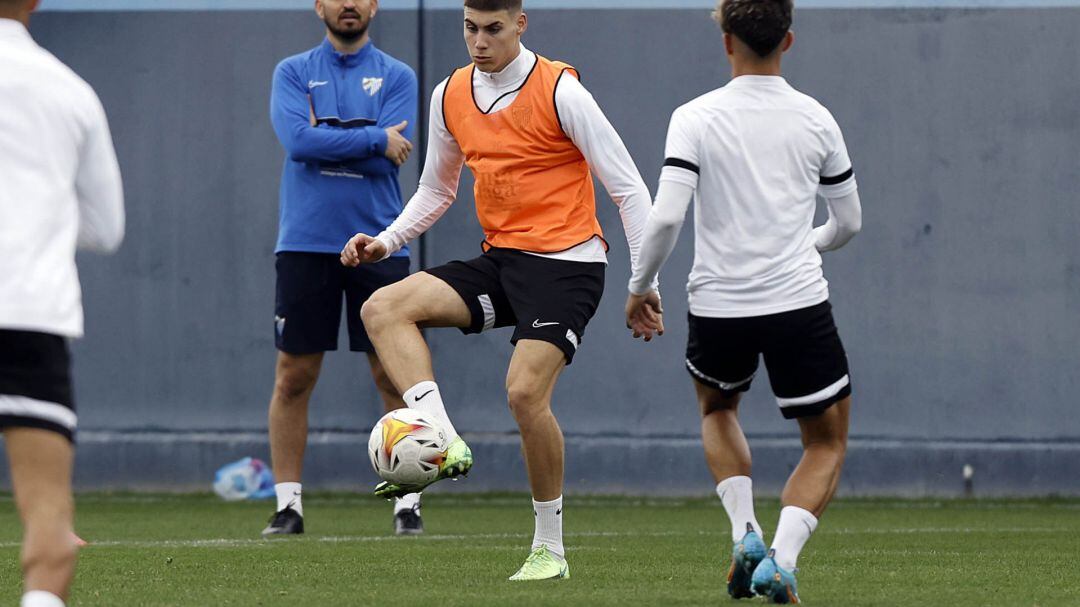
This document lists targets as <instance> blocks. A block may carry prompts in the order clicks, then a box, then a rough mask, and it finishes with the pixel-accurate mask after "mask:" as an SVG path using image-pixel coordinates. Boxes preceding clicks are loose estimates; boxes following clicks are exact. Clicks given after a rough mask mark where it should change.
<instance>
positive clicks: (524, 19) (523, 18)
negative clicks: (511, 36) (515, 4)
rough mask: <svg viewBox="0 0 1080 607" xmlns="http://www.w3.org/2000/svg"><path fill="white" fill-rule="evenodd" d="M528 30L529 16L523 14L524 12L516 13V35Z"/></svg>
mask: <svg viewBox="0 0 1080 607" xmlns="http://www.w3.org/2000/svg"><path fill="white" fill-rule="evenodd" d="M527 29H529V16H528V15H526V14H525V11H521V12H520V13H518V18H517V34H518V36H520V35H522V34H524V33H525V30H527Z"/></svg>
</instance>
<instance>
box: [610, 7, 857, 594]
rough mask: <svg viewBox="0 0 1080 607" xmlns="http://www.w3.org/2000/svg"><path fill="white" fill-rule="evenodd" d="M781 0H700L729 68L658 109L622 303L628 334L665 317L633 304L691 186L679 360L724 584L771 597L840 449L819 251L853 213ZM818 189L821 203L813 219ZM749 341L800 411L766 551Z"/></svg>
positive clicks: (792, 414) (832, 475)
mask: <svg viewBox="0 0 1080 607" xmlns="http://www.w3.org/2000/svg"><path fill="white" fill-rule="evenodd" d="M792 9H793V7H792V2H791V0H723V1H722V2H720V3H719V7H718V9H717V11H716V13H715V15H714V16H715V17H716V19H717V20H718V21H719V22H720V25H721V27H722V28H723V31H724V43H725V46H726V49H727V54H728V58H729V60H730V61H731V65H732V80H731V81H730V82H729V83H728V84H727V85H726V86H724V87H722V88H719V89H717V90H715V91H712V92H710V93H707V94H705V95H703V96H701V97H699V98H697V99H695V100H693V101H691V102H689V103H687V104H686V105H684V106H682V107H680V108H678V109H677V110H676V111H675V112H674V114H673V115H672V118H671V125H670V128H669V130H668V138H667V149H666V152H665V157H666V160H665V162H664V165H665V166H664V169H663V172H662V173H661V177H660V187H659V190H658V192H657V198H656V203H655V205H654V206H653V209H652V211H651V213H650V215H649V222H648V225H647V227H646V231H645V242H644V244H643V246H642V252H641V262H640V264H639V266H638V267H637V269H636V270H635V272H634V275H633V278H632V279H631V281H630V285H629V288H630V297H629V300H628V301H627V306H626V312H627V323H628V325H629V326H630V327H631V328H632V330H633V331H634V336H635V337H639V336H644V337H645V339H650V338H651V337H652V336H653V334H654V333H659V332H661V331H662V330H663V322H662V319H661V320H660V322H656V321H655V320H654V319H652V318H651V317H652V316H653V314H652V313H647V311H648V310H649V307H650V306H649V304H648V303H647V301H646V297H647V296H649V294H650V293H651V290H652V284H653V281H654V279H655V277H656V274H657V272H658V271H659V269H660V267H661V265H663V263H664V261H665V260H666V259H667V257H668V256H669V255H670V254H671V250H672V248H673V247H674V245H675V241H676V239H677V238H678V233H679V229H680V228H681V226H682V223H683V220H684V217H685V215H686V211H687V208H688V207H689V205H690V202H691V200H693V201H694V204H695V227H694V236H695V255H694V265H693V270H692V271H691V273H690V281H689V284H688V287H687V290H688V291H689V297H690V319H689V322H690V336H689V344H688V346H687V355H686V366H687V369H688V371H689V372H690V374H691V376H692V377H693V378H694V380H695V381H694V385H695V387H696V389H697V394H698V401H699V404H700V406H701V412H702V416H703V420H702V439H703V442H704V445H705V455H706V460H707V462H708V464H709V467H710V469H711V471H712V473H713V476H714V477H715V479H716V481H717V487H716V491H717V494H718V495H719V497H720V499H721V501H722V502H723V504H724V508H725V509H726V511H727V513H728V515H729V517H730V519H731V524H732V540H733V541H734V543H735V545H734V549H733V559H732V565H731V569H730V571H729V573H728V592H729V593H730V594H731V595H732V596H733V597H735V598H743V597H750V596H753V595H754V594H755V593H756V594H762V595H765V596H767V597H768V598H769V599H770V600H771V601H774V602H777V603H788V602H792V603H796V602H798V594H797V588H796V582H795V575H794V572H795V563H796V559H797V557H798V554H799V552H800V551H801V549H802V547H803V545H804V544H805V543H806V541H807V540H808V539H809V537H810V534H811V533H812V532H813V530H814V529H815V528H816V526H817V521H818V517H820V516H821V514H822V512H823V511H824V510H825V507H826V505H827V504H828V503H829V501H830V499H831V498H832V496H833V493H834V492H835V491H836V485H837V482H838V480H839V478H840V469H841V466H842V465H843V461H844V454H845V450H846V444H847V430H848V411H849V409H850V407H851V396H850V395H851V383H850V379H849V376H848V365H847V357H846V355H845V353H844V348H843V345H842V344H841V342H840V337H839V335H838V334H837V331H836V326H835V324H834V323H833V318H832V313H831V308H830V305H829V301H828V298H829V291H828V282H826V280H825V278H824V276H823V274H822V271H821V255H820V252H822V251H830V250H833V249H836V248H839V247H840V246H842V245H843V244H844V243H846V242H847V241H848V240H849V239H850V238H851V237H852V236H853V235H854V234H855V233H856V232H858V231H859V228H860V225H861V221H862V219H861V208H860V203H859V197H858V193H857V192H856V184H855V178H854V174H853V172H852V167H851V161H850V159H849V158H848V154H847V149H846V147H845V144H844V139H843V136H842V135H841V133H840V128H839V127H838V126H837V124H836V121H835V120H834V119H833V117H832V115H831V114H830V113H829V111H828V110H826V109H825V108H824V107H823V106H822V105H821V104H819V103H818V102H817V101H815V100H814V99H812V98H811V97H808V96H807V95H804V94H802V93H800V92H798V91H797V90H795V89H794V88H792V87H791V85H789V84H788V83H787V81H785V80H784V79H783V78H782V77H781V76H780V73H781V72H780V60H781V56H782V55H783V53H784V52H785V51H787V50H788V49H789V48H790V47H791V45H792V42H793V41H794V36H793V34H792V33H791V31H790V26H791V15H792ZM818 196H821V197H822V198H824V199H825V201H826V202H827V206H828V209H829V218H828V221H827V223H826V224H825V225H823V226H821V227H819V228H816V229H814V228H813V219H814V211H815V207H816V204H817V202H816V199H817V197H818ZM759 356H762V357H763V358H764V360H765V366H766V368H767V369H768V372H769V381H770V383H771V385H772V389H773V393H774V394H775V396H776V401H777V404H778V405H779V407H780V411H781V413H782V414H783V415H784V417H785V418H788V419H796V420H798V423H799V428H800V430H801V432H802V438H803V445H804V452H803V457H802V460H801V461H800V463H799V465H798V467H796V469H795V471H794V472H793V473H792V475H791V477H790V479H789V480H788V483H787V485H786V486H785V487H784V491H783V494H782V496H781V500H782V502H783V506H784V507H783V510H782V511H781V514H780V522H779V525H778V527H777V532H776V537H775V538H774V539H773V543H772V546H771V549H770V550H769V551H768V552H766V549H765V544H764V540H763V536H762V532H761V527H760V526H759V525H758V523H757V520H756V517H755V515H754V505H753V495H752V490H751V480H750V448H749V446H748V444H747V441H746V437H745V436H744V435H743V432H742V428H741V427H740V426H739V421H738V415H737V413H738V405H739V398H740V395H741V393H742V392H744V391H746V390H747V389H749V387H750V382H751V380H753V378H754V375H755V373H756V372H757V368H758V358H759Z"/></svg>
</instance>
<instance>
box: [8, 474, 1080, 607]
mask: <svg viewBox="0 0 1080 607" xmlns="http://www.w3.org/2000/svg"><path fill="white" fill-rule="evenodd" d="M304 502H305V503H304V507H305V511H306V514H307V516H306V520H305V524H306V526H307V535H306V536H305V537H304V538H302V539H284V540H274V541H263V540H261V539H259V538H258V533H259V530H260V529H261V528H262V526H263V524H264V523H265V520H266V518H267V517H268V515H269V510H270V509H271V508H272V504H270V503H269V502H258V503H250V502H249V503H224V502H221V501H219V500H218V499H217V498H215V497H212V496H208V495H196V496H169V495H129V494H125V495H102V494H93V495H83V496H80V497H79V499H78V525H77V528H78V531H79V533H80V534H81V535H82V536H83V537H84V538H85V539H86V540H88V541H90V542H91V546H89V547H87V548H84V549H83V550H82V552H81V554H80V558H79V569H78V574H77V576H76V581H75V586H74V590H73V594H72V601H71V604H73V605H419V604H427V605H438V606H443V605H511V604H512V605H515V606H520V605H590V606H596V605H668V604H683V605H703V604H732V605H735V604H758V601H745V600H744V601H733V600H731V599H729V598H728V596H727V594H726V593H725V591H724V575H725V573H726V571H727V565H728V562H729V561H728V551H729V549H730V537H729V535H728V530H727V527H728V524H727V521H726V517H725V516H724V512H723V509H722V508H721V507H720V505H719V503H718V502H717V500H715V499H712V500H704V499H702V500H677V499H671V500H652V499H639V498H610V497H603V498H591V497H571V498H568V499H567V502H566V514H565V525H566V529H565V531H566V543H567V549H568V552H569V558H570V564H571V571H572V574H573V577H572V579H570V580H567V581H559V582H542V583H533V584H511V583H510V582H507V581H506V577H507V576H508V575H510V574H511V573H513V572H514V570H515V569H516V568H517V567H518V566H519V565H520V564H521V562H522V561H523V559H524V557H525V555H526V549H527V548H528V544H529V541H530V539H531V538H532V511H531V509H530V507H529V501H528V496H524V495H480V496H461V495H442V496H440V495H432V496H430V497H429V498H428V499H426V501H425V504H424V520H425V523H426V525H427V530H428V533H427V535H425V536H423V537H419V538H396V537H394V536H393V535H392V534H391V533H390V526H391V525H390V523H391V521H390V506H389V504H387V503H386V502H383V501H380V500H376V499H373V498H367V497H358V496H351V495H318V494H313V495H311V496H305V499H304ZM778 511H779V504H778V503H776V502H775V501H761V502H759V504H758V514H759V518H760V519H761V522H762V524H763V525H764V526H765V529H766V533H767V535H768V536H769V537H771V531H772V527H773V525H775V520H776V517H777V514H778ZM19 535H20V531H19V524H18V519H17V517H16V514H15V512H14V505H13V504H12V501H11V498H10V496H6V497H3V498H0V604H5V605H10V604H16V603H17V602H18V595H19V592H20V590H19V569H18V552H19V549H18V541H19ZM1078 563H1080V501H1075V500H1042V501H1026V500H1025V501H1000V500H994V501H895V500H850V499H849V500H840V501H838V502H836V503H834V504H833V506H832V507H831V508H830V510H829V512H827V513H826V515H825V517H824V519H823V520H822V523H821V526H820V527H819V528H818V532H817V533H816V534H815V535H814V537H813V538H812V539H811V541H810V544H809V545H808V547H807V549H806V550H805V551H804V552H803V555H802V557H801V558H800V561H799V566H800V569H801V573H800V575H799V583H800V594H801V595H802V599H803V602H804V603H806V604H809V605H905V606H906V605H1008V606H1017V605H1080V567H1078Z"/></svg>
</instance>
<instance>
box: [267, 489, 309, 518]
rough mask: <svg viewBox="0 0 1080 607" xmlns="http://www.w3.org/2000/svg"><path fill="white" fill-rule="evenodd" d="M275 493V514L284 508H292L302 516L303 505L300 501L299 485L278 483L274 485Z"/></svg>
mask: <svg viewBox="0 0 1080 607" xmlns="http://www.w3.org/2000/svg"><path fill="white" fill-rule="evenodd" d="M274 491H275V492H276V493H277V512H281V511H282V510H284V509H286V508H292V509H293V510H295V511H296V513H297V514H299V515H300V516H304V503H303V502H301V501H300V498H301V495H300V493H301V489H300V483H278V484H276V485H274Z"/></svg>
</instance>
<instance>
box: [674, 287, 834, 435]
mask: <svg viewBox="0 0 1080 607" xmlns="http://www.w3.org/2000/svg"><path fill="white" fill-rule="evenodd" d="M689 316H690V339H689V342H688V343H687V346H686V369H687V370H688V371H689V372H690V375H692V376H693V377H694V379H696V380H697V381H699V382H701V383H702V384H704V385H706V386H710V387H712V388H716V389H717V390H720V391H722V392H724V393H726V394H734V393H736V392H745V391H746V390H749V389H750V382H751V381H752V380H753V379H754V374H755V373H757V368H758V355H759V354H760V355H762V356H763V357H764V358H765V368H766V369H768V371H769V383H770V384H771V385H772V391H773V395H775V396H776V403H777V404H778V405H779V406H780V412H781V413H783V415H784V417H786V418H788V419H792V418H796V417H806V416H809V415H818V414H820V413H821V412H823V411H825V410H826V409H828V408H829V407H830V406H832V405H833V403H836V402H838V401H840V400H843V399H844V398H846V397H847V396H849V395H850V394H851V380H850V378H849V376H848V363H847V355H846V354H845V353H844V345H843V344H842V343H841V342H840V335H839V334H838V333H837V332H836V323H834V322H833V317H832V306H831V305H830V304H829V302H827V301H825V302H822V303H820V304H817V305H815V306H811V307H809V308H803V309H801V310H792V311H791V312H781V313H780V314H769V315H767V316H752V317H749V318H706V317H701V316H694V315H693V314H690V315H689Z"/></svg>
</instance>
